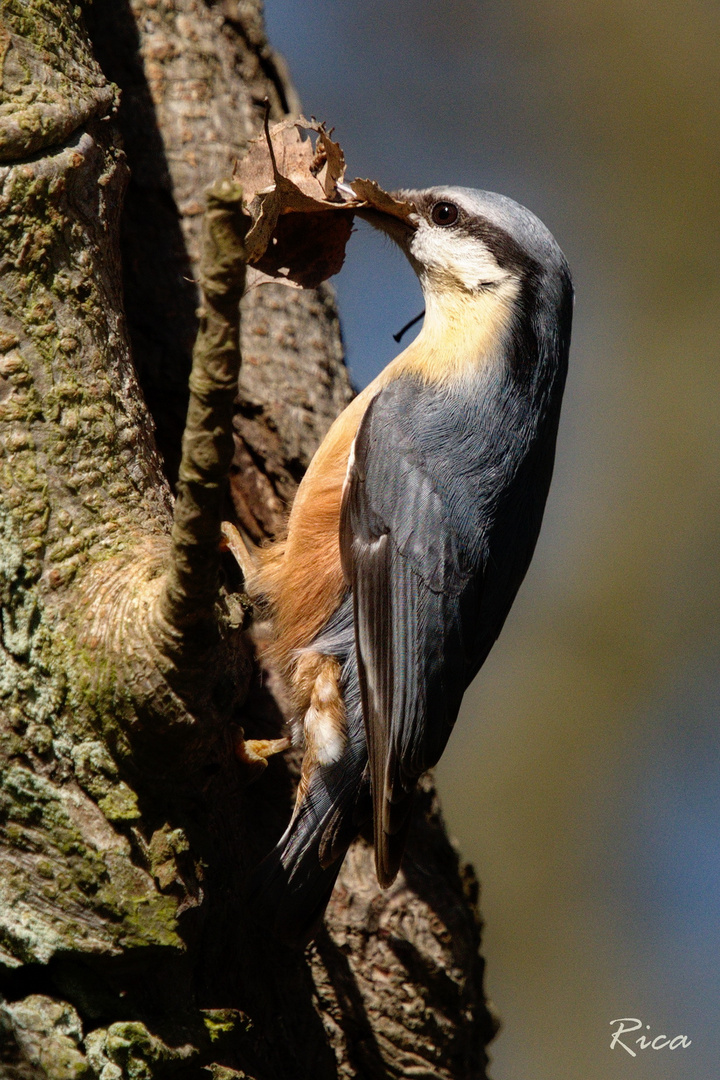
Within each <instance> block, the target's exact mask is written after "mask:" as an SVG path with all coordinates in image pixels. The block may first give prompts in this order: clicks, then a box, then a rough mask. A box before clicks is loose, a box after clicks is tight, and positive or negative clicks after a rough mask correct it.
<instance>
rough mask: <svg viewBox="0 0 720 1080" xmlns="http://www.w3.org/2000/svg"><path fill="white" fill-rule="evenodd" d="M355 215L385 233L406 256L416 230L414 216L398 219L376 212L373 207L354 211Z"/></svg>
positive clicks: (380, 211) (382, 212)
mask: <svg viewBox="0 0 720 1080" xmlns="http://www.w3.org/2000/svg"><path fill="white" fill-rule="evenodd" d="M355 213H356V214H357V216H358V217H359V218H362V220H363V221H367V222H369V224H370V225H372V227H373V228H374V229H378V230H379V231H380V232H384V233H386V235H387V236H389V237H390V238H391V239H392V240H394V241H395V243H396V244H397V245H398V247H400V248H402V250H403V251H404V252H405V253H406V254H408V251H409V247H410V241H411V240H412V237H413V235H414V233H415V230H416V229H417V218H416V216H415V214H412V215H411V216H410V217H409V218H408V217H404V218H400V217H395V215H394V214H389V213H386V212H385V211H383V210H376V209H375V208H374V207H366V208H361V209H359V210H356V211H355Z"/></svg>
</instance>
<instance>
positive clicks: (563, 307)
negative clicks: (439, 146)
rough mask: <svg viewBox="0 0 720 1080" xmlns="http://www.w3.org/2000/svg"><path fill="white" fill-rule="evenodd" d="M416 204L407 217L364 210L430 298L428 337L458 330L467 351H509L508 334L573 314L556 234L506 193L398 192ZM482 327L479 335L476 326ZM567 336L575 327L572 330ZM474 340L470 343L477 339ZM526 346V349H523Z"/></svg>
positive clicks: (534, 330) (539, 331)
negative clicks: (530, 323)
mask: <svg viewBox="0 0 720 1080" xmlns="http://www.w3.org/2000/svg"><path fill="white" fill-rule="evenodd" d="M395 196H396V197H397V198H399V199H402V200H403V201H405V202H409V203H410V204H411V205H412V206H413V213H412V214H411V215H410V216H409V217H408V218H399V217H398V218H396V217H392V216H391V215H390V214H385V213H380V212H378V211H374V210H362V211H359V214H360V216H361V217H363V218H365V219H366V220H367V221H368V222H369V223H370V224H371V225H373V226H374V227H375V228H377V229H380V230H381V231H382V232H384V233H386V234H387V235H388V236H390V237H391V238H392V239H393V240H394V241H395V242H396V243H397V244H398V245H399V246H400V248H401V249H402V250H403V251H404V252H405V254H406V256H407V258H408V260H409V261H410V264H411V265H412V267H413V269H414V270H415V272H416V274H417V275H418V278H419V279H420V284H421V285H422V289H423V293H424V295H425V302H426V308H427V317H426V320H425V332H426V334H425V336H426V337H428V338H429V336H430V335H431V334H435V335H438V334H443V335H445V339H444V340H448V338H447V335H448V333H449V327H452V328H454V329H455V330H456V331H457V333H455V334H454V335H453V336H454V337H458V338H459V339H460V340H459V341H458V346H457V347H458V348H460V347H461V341H464V342H465V343H466V345H465V348H466V349H468V350H472V349H474V348H475V346H476V345H479V343H480V341H481V340H482V343H483V348H484V349H485V350H487V349H489V348H491V347H492V348H493V349H494V351H495V352H497V351H498V349H499V350H500V351H503V350H505V351H506V344H503V342H505V343H507V334H508V333H509V332H511V330H512V328H513V327H514V328H515V331H516V332H518V331H520V327H519V326H518V324H519V323H521V322H522V323H525V324H527V322H528V320H529V319H532V321H533V323H535V325H534V326H533V327H529V326H527V325H526V326H525V327H524V331H525V332H526V333H530V334H532V335H534V336H537V335H540V336H542V335H543V333H544V331H545V330H547V331H551V328H553V327H554V328H555V329H557V327H558V324H560V323H564V321H565V320H566V319H567V320H568V324H569V310H570V307H571V298H572V286H571V282H570V274H569V270H568V267H567V263H566V261H565V257H564V255H563V253H562V251H561V250H560V248H559V246H558V244H557V243H556V241H555V239H554V238H553V236H552V234H551V233H550V231H549V230H548V229H547V228H546V227H545V226H544V225H543V223H542V222H541V221H540V220H539V219H538V218H537V217H535V215H534V214H532V213H531V212H530V211H529V210H526V209H525V207H524V206H520V205H519V204H518V203H516V202H514V201H513V200H512V199H508V198H506V197H505V196H504V195H496V194H494V193H493V192H490V191H476V190H474V189H473V188H463V187H434V188H427V189H426V190H424V191H398V192H395ZM473 326H474V327H476V328H477V331H476V333H475V332H473V331H472V327H473ZM568 335H569V329H568ZM470 339H472V341H473V344H471V340H470ZM523 347H525V346H523Z"/></svg>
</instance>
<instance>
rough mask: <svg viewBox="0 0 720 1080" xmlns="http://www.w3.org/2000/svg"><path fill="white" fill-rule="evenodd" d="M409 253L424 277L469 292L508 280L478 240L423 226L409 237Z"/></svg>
mask: <svg viewBox="0 0 720 1080" xmlns="http://www.w3.org/2000/svg"><path fill="white" fill-rule="evenodd" d="M410 253H411V255H412V256H413V258H414V259H416V260H417V262H418V263H420V266H421V268H422V269H423V270H425V272H426V273H428V274H430V275H431V276H435V275H437V276H441V277H446V278H448V279H451V280H452V281H454V282H456V283H459V284H460V285H462V287H463V288H465V289H467V290H468V291H470V292H472V291H474V290H475V289H477V288H478V286H479V285H481V284H482V283H483V282H499V281H505V280H506V279H507V278H508V277H509V276H510V275H509V274H508V273H507V271H506V270H503V269H502V267H501V266H499V265H498V263H497V260H496V259H495V257H494V255H493V254H492V252H491V251H489V250H488V248H487V247H486V246H485V245H484V244H483V242H482V241H481V240H477V239H474V238H473V237H470V236H460V235H459V234H457V233H455V232H453V231H452V229H440V228H438V227H434V228H433V227H432V226H431V225H428V224H427V223H426V222H423V223H422V224H421V225H420V227H419V228H418V230H417V232H416V233H415V235H414V236H413V239H412V242H411V244H410Z"/></svg>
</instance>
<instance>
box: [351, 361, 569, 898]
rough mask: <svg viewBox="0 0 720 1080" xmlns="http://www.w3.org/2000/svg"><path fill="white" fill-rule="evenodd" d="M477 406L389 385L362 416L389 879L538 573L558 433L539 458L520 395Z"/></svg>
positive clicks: (366, 592) (375, 750) (361, 549)
mask: <svg viewBox="0 0 720 1080" xmlns="http://www.w3.org/2000/svg"><path fill="white" fill-rule="evenodd" d="M468 400H469V398H468V395H467V393H465V394H459V395H458V396H457V398H456V399H455V401H453V400H452V399H451V398H450V397H448V396H447V395H443V394H442V393H440V394H439V393H438V391H437V390H436V389H432V388H427V387H423V386H422V384H421V383H419V382H417V381H415V380H413V379H411V378H408V377H405V378H400V379H398V380H396V381H395V382H392V383H390V384H389V385H388V386H387V387H386V388H385V389H383V390H382V391H381V392H380V393H379V394H378V395H377V396H376V397H375V398H374V399H373V401H372V402H371V404H370V406H369V407H368V409H367V411H366V413H365V416H364V417H363V420H362V423H361V425H360V427H359V430H358V434H357V436H356V439H355V444H354V454H353V460H352V462H351V464H350V467H349V470H348V477H347V482H346V487H345V493H344V499H343V507H342V515H341V526H340V550H341V555H342V559H343V569H344V572H345V575H346V578H347V581H348V584H349V585H350V587H351V590H352V595H353V606H354V619H355V642H356V653H357V664H358V674H359V682H360V689H361V695H362V707H363V716H364V722H365V730H366V737H367V743H368V754H369V762H370V778H371V785H372V796H373V820H374V829H375V856H376V866H377V872H378V879H379V881H380V883H381V884H383V885H387V884H388V883H389V882H391V881H392V880H393V879H394V877H395V875H396V873H397V870H398V867H399V862H400V857H401V855H402V850H403V848H404V843H405V835H406V830H407V825H408V819H409V813H410V808H411V804H412V796H413V792H414V789H415V785H416V782H417V779H418V778H419V777H420V776H421V774H422V773H423V772H425V771H426V770H427V769H428V768H431V767H432V766H433V765H434V764H435V763H436V762H437V761H438V759H439V757H440V755H441V754H442V752H443V750H444V748H445V744H446V742H447V739H448V737H449V735H450V732H451V730H452V726H453V724H454V722H455V719H456V717H457V713H458V710H459V708H460V703H461V701H462V696H463V694H464V692H465V689H466V687H467V685H468V683H469V682H470V680H471V679H472V678H473V677H474V675H475V673H476V672H477V670H478V669H479V667H480V666H481V664H482V663H483V662H484V660H485V658H486V656H487V654H488V652H489V651H490V649H491V647H492V645H493V643H494V641H495V640H496V638H497V636H498V634H499V633H500V630H501V628H502V625H503V622H504V621H505V617H506V616H507V613H508V611H509V609H510V606H511V604H512V601H513V599H514V597H515V594H516V592H517V589H518V587H519V585H520V582H521V581H522V578H523V576H524V574H525V571H526V569H527V566H528V564H529V561H530V557H531V555H532V550H533V548H534V545H535V540H536V538H537V534H538V531H539V527H540V521H541V518H542V511H543V506H544V503H545V495H546V493H547V487H548V485H549V480H550V473H551V471H552V457H553V450H554V437H553V438H551V439H547V440H543V441H542V449H543V452H542V454H541V455H538V453H537V452H535V450H534V449H533V444H534V443H536V440H535V439H534V437H533V434H534V433H533V432H531V431H529V430H527V427H526V425H525V423H524V419H523V417H524V416H525V415H526V413H525V411H524V410H523V409H521V408H519V407H518V408H516V406H515V404H514V403H513V399H512V396H507V397H504V396H503V393H502V391H499V396H498V397H497V404H498V408H496V409H490V410H489V409H487V408H484V407H483V404H482V401H481V400H480V401H479V400H478V399H477V398H475V399H474V404H472V405H468ZM468 410H469V411H468ZM498 418H499V419H498ZM488 425H490V426H488ZM536 445H537V444H536ZM548 451H549V452H548ZM541 459H542V460H541Z"/></svg>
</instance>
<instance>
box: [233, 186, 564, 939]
mask: <svg viewBox="0 0 720 1080" xmlns="http://www.w3.org/2000/svg"><path fill="white" fill-rule="evenodd" d="M395 194H396V197H397V198H399V199H402V200H405V201H406V202H408V203H410V204H411V207H412V212H411V213H410V214H409V216H408V217H407V218H405V219H403V218H398V217H394V216H391V215H389V214H386V213H383V212H381V211H378V210H373V209H369V208H368V209H365V210H361V211H360V216H361V217H363V218H365V219H366V220H367V221H369V222H370V224H372V225H373V226H374V227H376V228H378V229H380V230H381V231H383V232H384V233H386V234H387V235H388V236H390V238H391V239H392V240H393V241H394V242H395V243H397V244H398V245H399V247H400V248H401V250H402V251H403V252H404V253H405V255H406V257H407V259H408V260H409V262H410V265H411V266H412V268H413V270H414V271H415V273H416V274H417V276H418V278H419V281H420V285H421V287H422V291H423V294H424V299H425V318H424V321H423V325H422V328H421V330H420V332H419V333H418V335H417V337H416V338H415V339H414V340H413V341H412V342H411V343H410V344H409V345H408V346H407V347H406V348H405V349H404V350H403V351H402V352H401V353H400V354H399V355H398V356H397V357H396V358H395V359H394V360H392V361H391V363H390V364H389V365H388V366H387V367H386V368H385V369H384V370H383V371H382V372H381V373H380V374H379V375H378V376H377V378H376V379H375V380H374V381H373V382H371V383H370V385H369V386H367V387H366V389H364V390H363V391H362V392H361V393H359V394H358V395H357V397H355V398H354V400H353V401H352V402H351V403H350V404H349V405H348V406H347V408H346V409H345V410H344V411H343V412H342V413H341V414H340V416H339V417H338V418H337V419H336V420H335V422H334V423H333V425H332V426H331V428H330V429H329V431H328V433H327V435H326V437H325V439H324V440H323V442H322V443H321V445H320V447H319V449H318V450H317V452H316V454H315V456H314V458H313V459H312V461H311V463H310V465H309V467H308V469H307V472H306V474H305V476H304V478H303V480H302V482H301V483H300V486H299V488H298V491H297V494H296V498H295V500H294V503H293V505H292V508H291V511H290V514H289V518H288V522H287V530H286V533H285V535H284V537H283V538H282V539H281V540H279V541H277V542H275V543H274V544H273V545H271V546H270V547H269V548H267V549H266V550H263V551H261V552H259V553H258V557H257V558H256V560H255V561H254V562H253V564H252V565H250V566H247V565H246V567H245V572H246V579H247V580H246V587H247V589H248V592H250V594H251V595H254V596H259V597H262V598H263V601H264V602H265V603H266V604H267V605H268V607H269V610H270V611H271V612H272V617H273V623H274V633H275V638H274V645H273V654H274V660H275V663H276V664H277V665H278V667H279V668H280V669H281V671H282V672H284V674H285V677H286V678H287V680H288V683H289V686H290V689H291V696H292V701H293V709H294V716H295V718H296V719H295V723H296V728H297V729H298V731H299V737H300V740H301V741H302V743H303V744H304V755H303V761H302V767H301V775H300V781H299V785H298V791H297V799H296V804H295V809H294V812H293V814H292V818H291V820H290V823H289V825H288V827H287V829H286V831H285V833H284V834H283V836H282V837H281V838H280V840H279V841H278V842H277V844H276V846H275V847H274V849H273V850H272V851H271V852H270V853H269V854H268V855H267V856H266V857H265V858H264V860H263V861H262V862H261V864H260V866H259V867H258V868H257V869H256V870H255V872H254V874H253V876H252V881H251V889H250V893H251V897H252V899H253V903H254V904H256V906H258V907H261V908H262V910H263V912H265V916H266V921H267V920H269V921H270V922H271V924H272V926H273V927H274V929H275V931H276V933H277V934H278V935H279V936H280V937H282V938H283V939H284V940H286V941H288V942H303V941H307V940H308V939H309V937H311V936H312V934H313V932H314V930H315V928H316V927H317V926H318V924H319V922H320V920H321V917H322V915H323V913H324V911H325V908H326V906H327V903H328V901H329V898H330V895H331V893H332V889H333V887H334V884H335V881H336V878H337V875H338V873H339V870H340V867H341V865H342V862H343V859H344V856H345V854H346V853H347V850H348V848H349V846H350V844H351V843H352V841H353V840H354V839H355V837H356V836H357V835H358V834H359V833H361V832H363V831H364V830H367V829H368V828H369V826H370V824H372V836H373V844H374V856H375V871H376V875H377V881H378V883H379V885H380V886H381V887H382V888H387V887H388V886H389V885H391V884H392V882H393V881H394V880H395V878H396V876H397V874H398V871H399V868H400V862H401V858H402V854H403V850H404V848H405V843H406V838H407V834H408V828H409V825H410V820H411V809H412V805H413V795H414V792H415V790H416V786H417V783H418V781H419V779H420V777H421V776H422V775H423V774H424V773H425V772H426V771H427V770H428V769H430V768H431V767H432V766H434V765H435V764H436V763H437V762H438V760H439V758H440V756H441V754H442V752H443V750H444V749H445V745H446V743H447V741H448V738H449V736H450V732H451V730H452V728H453V725H454V723H455V721H456V718H457V715H458V711H459V709H460V705H461V702H462V699H463V695H464V693H465V690H466V689H467V687H468V685H469V684H470V682H471V681H472V680H473V679H474V678H475V676H476V674H477V673H478V671H479V670H480V668H481V667H482V665H483V663H484V662H485V659H486V658H487V656H488V654H489V652H490V650H491V648H492V646H493V644H494V643H495V641H496V640H497V638H498V635H499V634H500V631H501V629H502V627H503V624H504V622H505V620H506V617H507V615H508V612H509V611H510V608H511V605H512V603H513V601H514V599H515V596H516V593H517V591H518V588H519V587H520V584H521V582H522V580H523V578H524V576H525V573H526V571H527V569H528V566H529V564H530V561H531V558H532V555H533V551H534V549H535V545H536V541H537V538H538V534H539V531H540V526H541V521H542V517H543V512H544V508H545V502H546V498H547V495H548V490H549V486H550V481H551V476H552V472H553V464H554V458H555V446H556V440H557V432H558V423H559V417H560V408H561V401H562V395H563V389H564V385H565V380H566V373H567V367H568V353H569V348H570V335H571V323H572V310H573V286H572V280H571V275H570V270H569V268H568V264H567V261H566V259H565V257H564V255H563V253H562V251H561V249H560V247H559V246H558V244H557V242H556V241H555V239H554V238H553V236H552V235H551V233H550V232H549V230H548V229H547V228H546V227H545V226H544V225H543V224H542V223H541V222H540V220H539V219H538V218H537V217H535V215H534V214H532V213H531V212H530V211H529V210H527V209H525V208H524V207H523V206H520V205H519V204H518V203H516V202H514V201H513V200H512V199H510V198H508V197H506V196H503V195H498V194H495V193H492V192H486V191H479V190H475V189H471V188H465V187H433V188H429V189H425V190H403V191H400V192H397V193H395Z"/></svg>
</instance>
